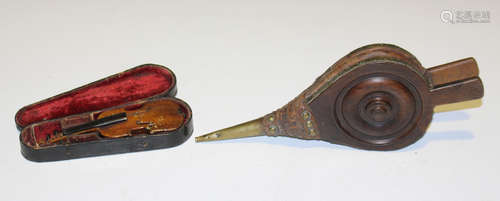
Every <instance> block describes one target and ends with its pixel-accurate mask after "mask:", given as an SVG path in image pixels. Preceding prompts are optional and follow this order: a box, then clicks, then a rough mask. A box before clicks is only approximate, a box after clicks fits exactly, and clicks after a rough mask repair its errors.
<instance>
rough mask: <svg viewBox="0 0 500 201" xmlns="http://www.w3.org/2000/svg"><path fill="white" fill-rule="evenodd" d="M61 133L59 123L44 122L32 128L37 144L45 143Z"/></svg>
mask: <svg viewBox="0 0 500 201" xmlns="http://www.w3.org/2000/svg"><path fill="white" fill-rule="evenodd" d="M61 131H62V129H61V123H60V122H59V121H50V122H46V123H43V124H40V125H37V126H35V127H34V128H33V132H34V133H35V140H36V141H37V142H38V143H39V144H41V143H42V142H45V141H47V140H48V138H49V137H52V136H53V135H54V134H55V133H60V132H61Z"/></svg>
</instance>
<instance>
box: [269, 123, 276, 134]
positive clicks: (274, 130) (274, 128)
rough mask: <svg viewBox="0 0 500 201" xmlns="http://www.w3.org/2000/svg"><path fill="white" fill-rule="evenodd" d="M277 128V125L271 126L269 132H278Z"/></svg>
mask: <svg viewBox="0 0 500 201" xmlns="http://www.w3.org/2000/svg"><path fill="white" fill-rule="evenodd" d="M276 130H277V128H276V126H274V125H271V126H269V132H270V133H271V134H274V133H276Z"/></svg>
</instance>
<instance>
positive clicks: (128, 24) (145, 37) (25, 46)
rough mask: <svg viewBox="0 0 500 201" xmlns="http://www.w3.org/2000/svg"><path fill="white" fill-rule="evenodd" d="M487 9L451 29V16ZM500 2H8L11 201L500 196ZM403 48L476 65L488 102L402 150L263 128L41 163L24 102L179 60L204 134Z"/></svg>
mask: <svg viewBox="0 0 500 201" xmlns="http://www.w3.org/2000/svg"><path fill="white" fill-rule="evenodd" d="M447 9H450V10H453V9H456V10H488V11H489V12H490V15H491V22H490V23H485V24H446V23H443V22H442V21H441V19H440V13H441V11H442V10H447ZM499 9H500V3H499V2H498V1H465V2H459V1H444V2H436V1H411V2H408V3H403V2H400V1H393V2H390V1H369V2H360V1H346V2H333V1H316V2H314V1H239V2H238V1H219V0H214V1H176V2H167V1H152V2H146V1H106V2H104V1H94V2H89V1H46V2H43V1H31V2H30V1H1V2H0V27H1V29H0V58H1V59H0V61H1V64H0V65H1V66H0V69H1V70H0V75H1V76H2V77H1V79H0V86H1V94H2V96H1V97H2V98H1V99H0V101H1V102H0V105H1V108H2V115H1V116H0V118H1V119H0V122H1V124H2V129H3V136H2V140H1V142H0V145H1V146H0V152H1V153H2V155H1V157H0V162H1V165H0V197H1V200H29V201H35V200H52V201H53V200H74V201H76V200H217V201H219V200H252V201H255V200H384V201H387V200H418V201H422V200H453V201H456V200H474V201H476V200H484V201H489V200H492V201H493V200H500V193H499V192H498V191H499V189H498V188H499V187H500V181H499V179H500V172H499V168H500V160H499V157H498V154H499V151H500V148H499V147H500V145H499V143H500V133H498V130H499V126H498V125H499V123H498V122H499V118H498V114H499V112H500V111H499V109H500V105H499V102H500V100H499V98H500V96H498V95H497V93H498V88H499V84H500V70H499V69H500V68H499V65H500V64H499V63H500V62H499V60H498V59H499V58H500V57H499V53H498V52H499V46H500V44H499V39H498V36H499V35H500V26H499V23H498V21H500V16H499V12H500V10H499ZM379 42H384V43H393V44H396V45H399V46H401V47H403V48H405V49H407V50H408V51H410V52H411V53H413V54H414V55H415V56H416V57H417V58H418V59H419V60H420V61H421V62H422V64H423V65H424V66H426V67H432V66H435V65H439V64H443V63H446V62H450V61H453V60H457V59H461V58H464V57H469V56H473V57H475V58H476V60H477V61H478V64H479V67H480V70H481V72H480V75H481V78H482V79H483V82H484V85H485V98H484V99H483V105H482V107H480V108H475V109H468V110H462V111H455V112H448V113H439V114H435V115H434V121H433V122H432V124H431V126H430V127H429V129H428V132H427V134H426V135H425V136H424V137H423V138H422V139H421V140H420V141H418V142H417V143H416V144H414V145H411V146H410V147H407V148H405V149H402V150H398V151H390V152H376V151H364V150H358V149H353V148H348V147H344V146H340V145H334V144H329V143H326V142H320V141H301V140H295V139H289V138H284V137H278V138H270V137H257V138H248V139H240V140H232V141H224V142H216V143H203V144H199V143H198V144H197V143H195V142H194V138H193V137H192V138H190V139H189V140H188V141H187V142H186V143H185V144H183V145H181V146H178V147H176V148H172V149H164V150H156V151H148V152H139V153H130V154H121V155H112V156H104V157H94V158H85V159H77V160H69V161H61V162H50V163H34V162H30V161H27V160H26V159H24V158H23V157H22V156H21V154H20V147H19V141H18V135H19V131H18V130H16V127H15V123H14V114H15V113H16V111H17V110H18V109H19V108H21V107H22V106H24V105H27V104H30V103H33V102H36V101H38V100H41V99H45V98H48V97H50V96H53V95H56V94H59V93H61V92H64V91H67V90H70V89H73V88H75V87H78V86H81V85H84V84H87V83H89V82H92V81H95V80H97V79H100V78H103V77H106V76H108V75H111V74H115V73H118V72H121V71H124V70H126V69H128V68H131V67H134V66H137V65H140V64H143V63H157V64H161V65H165V66H168V67H169V68H171V69H172V70H173V71H174V72H175V73H176V75H177V78H178V88H179V93H178V95H177V97H179V98H181V99H183V100H185V101H187V102H188V103H189V104H190V105H191V106H192V108H193V110H194V127H195V131H194V133H193V136H198V135H201V134H204V133H207V132H210V131H214V130H216V129H221V128H224V127H227V126H232V125H234V124H237V123H241V122H244V121H247V120H251V119H254V118H257V117H260V116H261V115H264V114H267V113H268V112H271V111H273V110H275V109H277V108H279V107H281V106H282V105H284V104H286V103H287V102H288V101H289V100H291V99H292V98H294V97H295V96H296V95H297V94H299V93H300V92H301V91H302V90H303V89H305V88H306V87H307V86H309V85H310V84H311V83H312V81H313V80H314V79H315V78H316V77H317V76H319V75H320V74H321V73H323V72H324V71H325V69H326V68H327V67H329V66H330V65H331V64H333V63H334V62H335V61H337V60H338V59H339V58H341V57H342V56H344V55H345V54H347V53H348V52H350V51H352V50H354V49H356V48H358V47H360V46H363V45H367V44H371V43H379Z"/></svg>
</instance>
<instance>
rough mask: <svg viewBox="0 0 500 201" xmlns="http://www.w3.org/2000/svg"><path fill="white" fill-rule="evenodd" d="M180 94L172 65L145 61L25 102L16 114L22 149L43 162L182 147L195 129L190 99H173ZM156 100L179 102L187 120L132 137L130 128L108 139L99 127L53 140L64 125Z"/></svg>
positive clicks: (89, 120) (29, 155)
mask: <svg viewBox="0 0 500 201" xmlns="http://www.w3.org/2000/svg"><path fill="white" fill-rule="evenodd" d="M176 92H177V88H176V78H175V75H174V73H173V72H172V71H171V70H170V69H168V68H166V67H163V66H160V65H155V64H144V65H141V66H138V67H135V68H132V69H129V70H127V71H124V72H122V73H118V74H115V75H111V76H109V77H106V78H104V79H101V80H99V81H96V82H92V83H90V84H87V85H85V86H82V87H79V88H76V89H73V90H70V91H68V92H65V93H62V94H59V95H56V96H53V97H51V98H48V99H45V100H42V101H39V102H37V103H34V104H31V105H28V106H25V107H23V108H21V109H20V110H19V111H18V112H17V113H16V116H15V121H16V125H17V127H18V129H20V130H21V134H20V135H19V140H20V142H21V153H22V154H23V156H24V157H25V158H26V159H28V160H32V161H38V162H41V161H56V160H66V159H73V158H81V157H89V156H99V155H108V154H116V153H126V152H134V151H143V150H152V149H160V148H168V147H173V146H177V145H180V144H182V143H183V142H185V141H186V140H187V139H188V138H189V137H190V136H191V133H192V131H193V127H192V111H191V108H190V107H189V105H188V104H187V103H185V102H184V101H182V100H180V99H177V98H175V97H173V96H175V94H176ZM154 101H156V102H157V101H163V102H165V101H167V102H169V103H171V104H174V105H177V106H178V107H179V109H178V111H179V113H182V114H183V118H184V121H183V123H182V124H181V125H180V127H176V129H174V130H168V131H160V132H158V133H154V134H139V135H135V134H133V135H132V134H131V133H128V131H124V132H126V133H128V134H127V136H126V137H120V138H107V137H104V136H102V135H101V134H100V133H99V132H96V131H93V132H88V133H83V134H78V135H69V136H68V137H67V138H66V139H65V140H64V141H57V142H53V141H51V140H48V139H53V138H54V137H55V136H56V135H60V134H61V133H62V131H63V130H64V129H67V128H71V127H74V126H78V125H82V124H85V123H88V122H91V121H93V120H96V118H97V116H98V115H99V114H100V113H102V112H105V111H109V110H114V109H117V108H118V109H119V108H127V109H126V110H128V109H130V108H134V107H138V106H139V105H143V104H146V103H150V102H154ZM155 111H157V110H156V109H155ZM176 111H177V110H176ZM160 114H161V115H167V114H164V113H160ZM161 118H163V117H161Z"/></svg>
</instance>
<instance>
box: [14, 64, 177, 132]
mask: <svg viewBox="0 0 500 201" xmlns="http://www.w3.org/2000/svg"><path fill="white" fill-rule="evenodd" d="M176 93H177V88H176V78H175V75H174V73H173V72H172V71H171V70H170V69H168V68H166V67H163V66H160V65H156V64H144V65H141V66H137V67H135V68H132V69H129V70H127V71H124V72H122V73H118V74H115V75H111V76H109V77H106V78H104V79H101V80H98V81H96V82H93V83H90V84H87V85H85V86H82V87H79V88H76V89H73V90H70V91H68V92H65V93H62V94H59V95H56V96H53V97H51V98H48V99H45V100H42V101H39V102H36V103H33V104H31V105H28V106H25V107H23V108H21V109H20V110H19V111H18V112H17V113H16V116H15V120H16V125H17V127H18V129H22V128H24V127H26V126H28V125H30V124H33V123H36V122H40V121H46V120H51V119H57V118H61V117H65V116H70V115H74V114H80V113H85V112H90V111H95V110H101V109H104V108H109V107H113V106H117V105H121V104H124V103H127V102H131V101H136V100H140V99H144V98H152V97H164V96H175V94H176Z"/></svg>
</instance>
